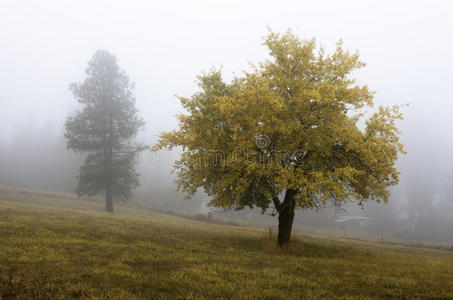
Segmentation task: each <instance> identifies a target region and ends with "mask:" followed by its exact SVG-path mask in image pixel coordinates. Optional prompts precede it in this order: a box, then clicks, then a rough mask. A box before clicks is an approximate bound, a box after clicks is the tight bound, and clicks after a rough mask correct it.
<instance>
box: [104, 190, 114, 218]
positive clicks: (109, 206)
mask: <svg viewBox="0 0 453 300" xmlns="http://www.w3.org/2000/svg"><path fill="white" fill-rule="evenodd" d="M105 209H106V210H107V211H108V212H113V191H112V185H111V184H110V185H108V186H107V187H106V188H105Z"/></svg>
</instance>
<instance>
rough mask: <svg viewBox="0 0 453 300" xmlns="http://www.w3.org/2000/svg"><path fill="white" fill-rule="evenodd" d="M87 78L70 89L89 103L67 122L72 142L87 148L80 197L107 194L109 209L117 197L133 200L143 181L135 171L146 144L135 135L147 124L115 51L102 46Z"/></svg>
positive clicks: (70, 145)
mask: <svg viewBox="0 0 453 300" xmlns="http://www.w3.org/2000/svg"><path fill="white" fill-rule="evenodd" d="M86 74H87V77H86V79H85V80H84V81H83V82H82V83H73V84H71V85H70V90H71V91H72V93H73V94H74V97H75V98H76V99H77V101H78V102H79V103H80V104H81V105H82V106H83V108H82V109H81V110H80V111H78V112H77V113H76V115H75V116H72V117H69V118H68V120H67V121H66V133H65V137H66V138H67V142H68V143H67V147H68V148H69V149H72V150H74V151H76V152H87V153H88V155H87V157H86V159H85V162H84V164H83V165H82V166H81V167H80V172H79V176H78V180H79V182H78V186H77V189H76V193H77V195H78V196H79V197H81V196H84V195H87V196H90V195H95V194H98V193H100V192H102V191H104V193H105V201H106V209H107V211H109V212H113V200H114V199H115V200H116V199H118V200H127V199H129V198H130V197H131V196H132V189H133V188H135V187H137V186H138V185H139V181H138V176H139V174H138V173H137V172H136V171H135V165H136V162H137V157H138V154H139V153H140V152H141V151H143V150H145V149H146V147H145V146H144V145H143V144H139V143H134V141H133V139H134V137H135V136H136V135H137V133H138V131H139V130H140V129H141V128H142V127H143V126H144V125H145V123H144V121H143V120H142V119H141V118H139V117H138V111H137V108H136V107H135V96H134V93H133V89H134V85H133V83H130V82H129V78H128V76H127V75H126V73H125V72H124V71H122V70H120V68H119V67H118V65H117V60H116V58H115V56H113V55H112V54H110V53H109V52H107V51H104V50H98V51H97V52H96V53H95V54H94V55H93V57H92V59H91V60H90V61H89V63H88V68H87V69H86Z"/></svg>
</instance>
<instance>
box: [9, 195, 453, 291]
mask: <svg viewBox="0 0 453 300" xmlns="http://www.w3.org/2000/svg"><path fill="white" fill-rule="evenodd" d="M117 208H118V209H117V211H116V212H115V213H114V214H110V213H106V212H103V209H104V204H103V203H102V202H93V201H91V202H88V201H82V200H78V199H73V198H72V197H70V196H67V195H63V194H61V195H60V194H58V193H48V194H47V195H46V194H36V195H35V194H33V193H32V192H28V193H25V192H16V191H14V190H7V189H2V190H1V191H0V238H1V239H0V296H1V298H2V299H14V298H18V299H30V298H34V299H63V298H64V299H66V298H82V299H84V298H93V299H106V298H108V299H212V298H219V299H222V298H223V299H288V298H289V299H300V298H320V297H324V298H329V299H332V298H343V299H355V298H360V299H367V298H393V297H395V298H407V299H417V298H453V252H452V251H445V250H434V249H423V248H415V247H409V246H398V245H387V244H378V243H371V242H361V241H350V240H341V239H334V238H326V237H323V236H303V235H298V236H296V237H295V241H294V242H292V244H291V246H290V247H289V248H288V249H278V248H277V247H276V245H275V244H276V242H275V240H274V239H272V240H270V239H269V236H268V233H267V232H265V231H264V230H260V229H255V228H247V227H238V226H227V225H221V224H208V223H204V222H197V221H192V220H188V219H183V218H178V217H176V216H170V215H166V214H161V213H157V212H152V211H148V210H143V209H138V208H133V207H125V206H117Z"/></svg>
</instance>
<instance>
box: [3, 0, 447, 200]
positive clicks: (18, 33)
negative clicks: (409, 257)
mask: <svg viewBox="0 0 453 300" xmlns="http://www.w3.org/2000/svg"><path fill="white" fill-rule="evenodd" d="M452 16H453V4H451V3H450V2H448V1H231V0H230V1H9V0H3V1H1V2H0V67H1V68H0V145H1V144H2V143H4V144H8V143H10V142H11V140H12V139H13V138H14V137H15V136H16V135H18V134H20V130H19V129H20V128H27V126H29V127H30V126H33V127H37V128H40V130H44V131H45V132H46V133H47V132H48V133H49V135H55V136H58V135H61V134H62V132H63V124H64V121H65V119H66V117H67V116H68V115H69V114H72V113H73V111H74V109H75V107H76V104H75V100H74V99H73V97H72V95H71V93H70V92H69V90H68V85H69V84H70V83H72V82H77V81H81V80H82V79H83V78H84V75H85V74H84V70H85V68H86V64H87V62H88V60H89V59H90V57H91V55H92V54H93V53H94V52H95V51H96V50H97V49H106V50H108V51H110V52H111V53H113V54H114V55H115V56H116V57H117V59H118V62H119V65H120V67H121V68H122V69H124V70H125V71H126V72H127V74H128V75H129V76H130V78H131V80H132V81H134V82H135V84H136V97H137V106H138V107H139V109H140V114H141V116H142V117H143V118H144V119H145V121H146V124H147V125H146V131H145V133H144V139H145V140H146V141H148V142H149V143H152V142H153V141H155V140H156V137H157V135H158V134H159V133H160V132H161V131H163V130H171V129H174V128H175V127H176V124H177V123H176V120H175V118H174V116H175V114H176V113H177V112H179V111H181V108H180V106H179V104H178V101H177V99H176V98H175V97H174V95H175V94H176V95H180V96H190V95H191V94H192V93H194V92H195V91H196V90H197V85H196V80H195V78H196V75H197V74H199V73H200V72H201V71H208V70H210V69H211V68H213V67H222V69H223V73H224V76H225V78H226V79H231V78H232V77H233V76H234V75H235V74H236V75H241V72H242V70H245V69H247V68H249V62H252V63H256V62H259V61H262V60H264V59H265V58H266V57H267V52H266V49H265V48H264V47H263V46H262V37H263V36H265V35H266V34H267V29H266V26H269V27H270V28H271V29H272V30H273V31H276V32H282V31H285V30H287V29H288V28H290V29H292V30H293V32H294V33H296V34H298V35H299V36H300V37H302V38H311V37H316V39H317V41H318V43H320V44H322V45H324V46H326V47H327V48H328V49H332V48H333V47H334V46H335V43H336V42H337V41H338V40H339V39H340V38H341V39H343V41H344V46H345V48H347V49H350V50H359V51H360V53H361V58H362V60H363V61H365V62H366V63H367V66H366V67H365V68H364V69H362V70H360V71H358V72H356V74H355V75H356V76H357V78H358V82H359V83H363V84H365V83H366V84H367V85H369V87H370V88H371V89H373V90H375V91H376V92H377V93H376V97H375V102H376V104H378V105H379V104H384V105H391V104H398V103H411V104H410V106H409V107H408V108H405V109H404V110H403V113H404V115H405V120H404V121H402V122H400V123H399V126H400V128H401V130H402V132H403V136H402V140H403V142H404V143H405V144H406V150H407V151H408V155H407V156H404V157H402V158H401V160H400V161H399V165H400V166H401V170H402V172H403V173H402V185H401V186H400V187H399V191H400V192H399V193H398V194H399V195H400V194H404V195H403V196H401V197H400V198H401V199H403V200H401V201H400V202H401V203H404V202H405V201H408V200H407V198H408V197H409V196H408V194H407V193H405V192H404V191H407V189H409V188H408V187H404V183H405V182H406V183H407V182H417V185H420V184H421V185H423V184H425V183H426V182H431V181H433V182H434V187H435V189H437V188H438V186H440V185H442V188H443V189H444V190H448V188H449V180H450V179H451V178H450V179H449V174H451V173H452V170H453V169H452V167H453V166H452V159H451V153H452V150H453V141H452V129H453V121H452V116H453V99H452V93H451V85H452V79H453V55H452V53H453V31H452V30H451V28H453V18H452ZM18 128H19V129H18ZM34 129H36V128H34ZM38 143H39V141H38ZM16 150H17V149H16ZM30 151H32V149H31V150H30ZM21 153H25V155H26V153H27V151H23V149H22V151H21ZM161 167H162V166H161ZM162 168H164V169H165V170H166V171H165V172H164V174H162V173H159V176H158V177H161V178H165V176H167V175H168V174H167V171H168V168H166V167H162ZM148 172H152V171H149V170H148ZM414 178H415V179H414ZM451 181H452V183H451V184H452V185H453V179H452V180H451ZM146 184H147V182H142V185H145V186H146ZM1 185H3V184H2V182H0V186H1ZM170 185H171V180H170V179H169V180H168V186H170ZM439 193H440V194H443V195H447V194H448V193H447V192H445V191H444V192H439V191H436V192H434V193H433V194H434V196H433V197H434V198H436V197H441V196H438V195H439ZM436 195H437V196H436ZM443 197H444V198H445V197H447V198H445V199H446V200H445V199H444V200H443V201H448V197H449V196H443ZM449 203H450V204H451V203H452V202H451V201H450V202H449ZM402 205H403V206H404V204H402Z"/></svg>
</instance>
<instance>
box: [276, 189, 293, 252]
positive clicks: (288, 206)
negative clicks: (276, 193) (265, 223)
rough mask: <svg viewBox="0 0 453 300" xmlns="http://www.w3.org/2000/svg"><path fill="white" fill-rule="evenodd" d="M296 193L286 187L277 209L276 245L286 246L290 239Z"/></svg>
mask: <svg viewBox="0 0 453 300" xmlns="http://www.w3.org/2000/svg"><path fill="white" fill-rule="evenodd" d="M295 195H296V191H295V190H291V189H288V190H286V193H285V199H284V200H283V202H282V203H281V204H280V207H279V211H278V245H279V246H280V247H283V246H287V245H288V244H289V241H290V239H291V230H292V227H293V221H294V208H295V204H296V202H295V200H294V196H295Z"/></svg>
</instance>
